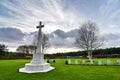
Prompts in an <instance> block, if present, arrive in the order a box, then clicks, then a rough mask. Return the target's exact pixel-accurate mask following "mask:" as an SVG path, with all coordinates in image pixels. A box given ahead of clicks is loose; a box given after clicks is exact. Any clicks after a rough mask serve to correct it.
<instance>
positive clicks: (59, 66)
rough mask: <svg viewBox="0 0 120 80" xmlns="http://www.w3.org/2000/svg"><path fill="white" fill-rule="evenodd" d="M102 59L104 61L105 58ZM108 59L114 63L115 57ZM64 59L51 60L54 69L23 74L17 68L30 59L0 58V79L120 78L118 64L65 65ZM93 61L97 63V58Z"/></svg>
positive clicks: (100, 79)
mask: <svg viewBox="0 0 120 80" xmlns="http://www.w3.org/2000/svg"><path fill="white" fill-rule="evenodd" d="M102 60H103V61H104V63H105V62H106V59H102ZM110 60H111V61H112V64H115V63H116V60H117V58H111V59H110ZM65 61H66V59H56V63H52V62H51V65H52V66H53V67H55V70H53V71H50V72H48V73H35V74H25V73H19V72H18V69H19V68H21V67H24V65H25V63H29V62H30V60H0V80H120V66H89V65H88V66H87V65H86V66H84V65H65ZM80 61H81V59H80V60H79V62H80ZM94 61H95V62H96V63H97V59H94ZM72 63H74V59H72Z"/></svg>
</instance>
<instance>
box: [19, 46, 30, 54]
mask: <svg viewBox="0 0 120 80" xmlns="http://www.w3.org/2000/svg"><path fill="white" fill-rule="evenodd" d="M17 51H18V52H22V53H26V54H29V47H28V46H27V45H20V46H18V48H17Z"/></svg>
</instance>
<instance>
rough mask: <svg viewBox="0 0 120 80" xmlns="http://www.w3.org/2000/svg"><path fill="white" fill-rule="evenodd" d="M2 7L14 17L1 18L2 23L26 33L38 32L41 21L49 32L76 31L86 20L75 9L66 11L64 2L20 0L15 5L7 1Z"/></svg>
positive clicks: (59, 0)
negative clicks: (36, 27)
mask: <svg viewBox="0 0 120 80" xmlns="http://www.w3.org/2000/svg"><path fill="white" fill-rule="evenodd" d="M2 5H3V6H5V7H6V8H8V9H9V10H10V11H9V13H8V14H9V15H11V16H13V17H11V18H8V17H3V16H1V18H0V21H2V22H4V23H6V26H11V27H18V28H19V29H21V30H22V31H24V32H31V31H36V29H35V26H37V25H38V22H39V21H43V23H44V24H45V26H46V27H45V29H44V31H48V32H49V31H50V30H51V31H53V30H56V29H58V28H60V29H63V28H64V31H68V30H71V29H74V28H76V27H78V24H79V23H80V22H81V21H83V20H84V17H83V16H81V15H80V14H79V13H78V12H77V10H76V9H75V8H68V9H64V6H63V5H64V3H63V2H62V0H40V1H39V0H35V1H33V0H20V1H19V0H18V1H15V2H14V3H13V2H10V1H8V0H7V1H5V2H3V3H2ZM47 22H49V23H47ZM26 29H27V31H26Z"/></svg>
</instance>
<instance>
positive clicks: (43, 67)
mask: <svg viewBox="0 0 120 80" xmlns="http://www.w3.org/2000/svg"><path fill="white" fill-rule="evenodd" d="M53 69H54V67H51V66H50V64H49V63H44V64H31V63H28V64H25V68H20V69H19V72H23V73H40V72H48V71H51V70H53Z"/></svg>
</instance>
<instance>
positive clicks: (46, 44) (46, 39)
mask: <svg viewBox="0 0 120 80" xmlns="http://www.w3.org/2000/svg"><path fill="white" fill-rule="evenodd" d="M33 45H34V46H36V45H37V35H35V37H34V40H33ZM48 47H50V42H49V36H48V35H47V34H42V52H43V53H44V52H45V50H47V49H48Z"/></svg>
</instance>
